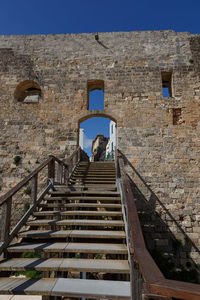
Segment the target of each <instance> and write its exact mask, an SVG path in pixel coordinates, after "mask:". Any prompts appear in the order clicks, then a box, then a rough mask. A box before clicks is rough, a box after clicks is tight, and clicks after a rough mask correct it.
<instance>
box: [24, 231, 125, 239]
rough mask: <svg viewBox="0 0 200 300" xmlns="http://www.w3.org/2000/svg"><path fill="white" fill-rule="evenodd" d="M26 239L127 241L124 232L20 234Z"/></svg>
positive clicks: (31, 232)
mask: <svg viewBox="0 0 200 300" xmlns="http://www.w3.org/2000/svg"><path fill="white" fill-rule="evenodd" d="M18 236H19V237H21V238H22V237H26V238H37V239H42V238H69V237H70V238H92V239H94V238H95V239H96V238H98V239H125V238H126V234H125V232H124V231H114V230H58V231H56V230H55V231H53V230H29V231H23V232H20V233H19V234H18Z"/></svg>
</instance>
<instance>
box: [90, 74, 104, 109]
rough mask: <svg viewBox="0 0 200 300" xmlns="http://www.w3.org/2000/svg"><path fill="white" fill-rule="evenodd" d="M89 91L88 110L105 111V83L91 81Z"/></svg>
mask: <svg viewBox="0 0 200 300" xmlns="http://www.w3.org/2000/svg"><path fill="white" fill-rule="evenodd" d="M87 91H88V109H89V110H103V109H104V81H103V80H89V81H88V85H87Z"/></svg>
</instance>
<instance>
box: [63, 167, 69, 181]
mask: <svg viewBox="0 0 200 300" xmlns="http://www.w3.org/2000/svg"><path fill="white" fill-rule="evenodd" d="M68 179H69V167H65V169H64V183H65V184H68Z"/></svg>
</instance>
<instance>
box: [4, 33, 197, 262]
mask: <svg viewBox="0 0 200 300" xmlns="http://www.w3.org/2000/svg"><path fill="white" fill-rule="evenodd" d="M163 74H164V75H163ZM199 75H200V35H194V34H190V33H187V32H183V33H176V32H174V31H146V32H145V31H144V32H115V33H100V34H99V40H98V41H97V40H95V34H61V35H26V36H0V131H1V135H0V186H1V189H2V190H1V193H4V192H5V191H7V190H8V189H9V188H11V187H13V185H14V184H16V183H17V182H18V181H19V180H21V178H23V177H24V176H26V175H27V174H28V173H29V172H30V171H31V170H33V169H34V168H35V167H37V163H38V162H42V161H43V159H44V158H46V156H47V155H49V154H54V155H57V156H59V157H60V158H64V157H67V156H68V155H69V154H70V153H72V151H73V150H74V149H75V148H76V147H77V145H78V132H79V124H80V122H82V121H83V120H86V119H87V118H89V117H92V116H98V115H99V116H108V117H110V118H111V119H112V120H113V121H115V122H116V124H117V147H118V148H119V149H120V150H121V151H122V152H123V153H124V154H125V155H126V157H127V158H128V159H129V161H130V162H131V163H132V164H133V166H134V167H135V168H136V170H137V171H138V172H139V174H140V175H141V176H142V177H143V179H144V180H145V181H146V183H147V184H148V185H149V186H150V187H151V189H152V190H153V192H154V193H155V194H156V195H157V197H158V198H159V199H160V201H161V202H162V203H163V204H164V205H165V207H166V208H167V209H168V210H169V211H170V213H171V214H172V216H173V217H174V218H175V220H176V221H177V222H178V223H179V224H180V225H181V226H182V228H183V229H184V230H185V231H186V233H187V235H188V237H189V238H190V239H191V240H192V241H193V242H194V243H195V244H196V245H197V246H200V226H199V225H200V170H199V166H200V81H199ZM168 77H169V78H170V83H169V84H170V93H171V94H170V97H168V98H165V97H163V92H162V86H163V82H162V81H163V80H165V78H168ZM163 78H164V79H163ZM93 81H94V87H95V84H97V86H96V87H99V86H98V82H103V85H102V86H103V89H104V110H102V111H89V110H88V107H89V106H88V82H90V83H91V82H93ZM32 91H33V92H34V93H33V95H36V96H34V97H33V99H34V101H23V97H24V96H23V97H22V94H23V95H25V93H28V94H31V93H32ZM35 99H36V100H35ZM16 156H20V162H19V164H18V165H16V164H14V163H13V160H14V158H15V157H16ZM159 213H160V214H161V215H162V211H161V212H159ZM163 218H164V221H165V222H168V224H169V226H171V229H172V230H173V233H174V234H176V233H178V231H177V230H176V228H175V227H174V225H173V224H172V223H170V222H171V221H169V220H168V219H167V217H166V216H165V214H163ZM192 255H193V256H194V257H193V258H194V259H195V258H196V259H197V253H195V252H194V253H193V254H192Z"/></svg>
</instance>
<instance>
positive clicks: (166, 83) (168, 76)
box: [161, 73, 172, 98]
mask: <svg viewBox="0 0 200 300" xmlns="http://www.w3.org/2000/svg"><path fill="white" fill-rule="evenodd" d="M161 77H162V92H163V97H164V98H169V97H172V73H161Z"/></svg>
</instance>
